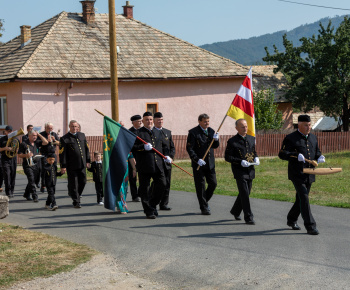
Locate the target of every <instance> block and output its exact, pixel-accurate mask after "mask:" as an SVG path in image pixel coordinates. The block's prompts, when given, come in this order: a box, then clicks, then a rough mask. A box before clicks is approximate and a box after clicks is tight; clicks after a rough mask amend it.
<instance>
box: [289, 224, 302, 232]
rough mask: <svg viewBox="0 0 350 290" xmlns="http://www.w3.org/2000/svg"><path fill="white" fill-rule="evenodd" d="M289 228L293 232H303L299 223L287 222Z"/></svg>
mask: <svg viewBox="0 0 350 290" xmlns="http://www.w3.org/2000/svg"><path fill="white" fill-rule="evenodd" d="M287 226H289V227H291V228H292V229H293V230H296V231H299V230H301V228H300V227H299V226H298V224H297V223H290V222H287Z"/></svg>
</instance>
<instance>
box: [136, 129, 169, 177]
mask: <svg viewBox="0 0 350 290" xmlns="http://www.w3.org/2000/svg"><path fill="white" fill-rule="evenodd" d="M137 135H138V136H139V137H140V138H141V139H143V140H144V141H146V142H147V143H150V144H152V146H153V148H155V149H157V150H158V151H159V152H160V153H162V154H163V155H169V154H168V149H167V147H166V144H165V143H164V141H163V138H162V135H161V133H160V132H159V131H158V130H157V129H153V130H152V133H151V132H150V131H149V130H148V129H146V128H145V127H142V128H140V129H139V130H138V132H137ZM143 145H144V144H143V143H142V142H141V141H140V140H136V142H135V145H134V147H133V152H134V151H136V152H137V160H136V168H137V171H138V172H139V173H155V172H156V168H158V169H159V170H160V171H162V172H163V171H164V160H163V158H162V157H161V156H160V155H158V154H157V153H156V152H154V151H153V150H150V151H146V150H145V149H144V146H143Z"/></svg>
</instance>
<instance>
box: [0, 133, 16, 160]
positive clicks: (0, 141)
mask: <svg viewBox="0 0 350 290" xmlns="http://www.w3.org/2000/svg"><path fill="white" fill-rule="evenodd" d="M15 139H16V140H17V141H18V142H19V140H18V139H17V138H15ZM7 141H8V136H7V135H5V136H3V137H1V138H0V148H4V147H6V144H7ZM1 163H2V164H4V163H10V164H12V163H16V164H17V157H16V156H15V157H13V158H8V157H7V155H6V151H2V152H1Z"/></svg>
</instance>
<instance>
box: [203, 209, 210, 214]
mask: <svg viewBox="0 0 350 290" xmlns="http://www.w3.org/2000/svg"><path fill="white" fill-rule="evenodd" d="M202 215H211V213H210V211H209V210H202Z"/></svg>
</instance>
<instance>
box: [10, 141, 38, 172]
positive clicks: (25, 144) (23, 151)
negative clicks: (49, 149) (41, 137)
mask: <svg viewBox="0 0 350 290" xmlns="http://www.w3.org/2000/svg"><path fill="white" fill-rule="evenodd" d="M28 148H29V150H30V152H31V153H33V157H34V156H36V155H38V154H39V147H38V146H37V143H36V142H34V146H32V144H30V142H29V138H28V139H25V141H23V142H22V143H21V144H20V145H19V149H18V153H19V154H27V150H28ZM15 158H16V157H15ZM22 159H23V163H22V165H23V167H28V166H29V164H28V162H27V158H22ZM32 159H33V163H34V164H36V163H37V162H38V159H35V158H32Z"/></svg>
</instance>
